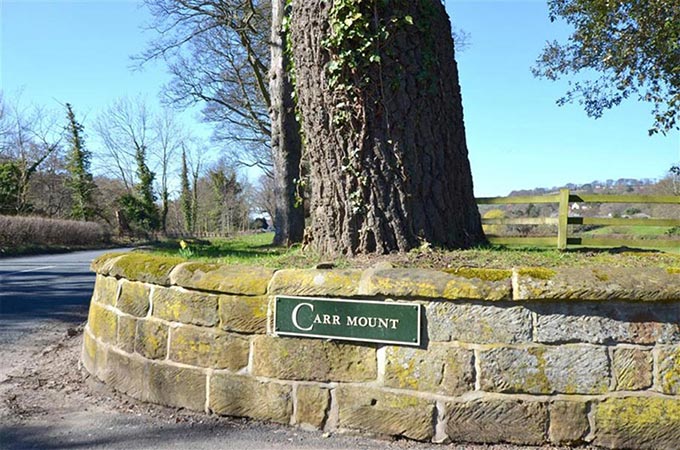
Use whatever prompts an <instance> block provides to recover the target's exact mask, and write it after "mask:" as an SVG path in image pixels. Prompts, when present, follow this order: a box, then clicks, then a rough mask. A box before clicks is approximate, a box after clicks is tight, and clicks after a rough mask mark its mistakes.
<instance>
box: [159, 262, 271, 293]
mask: <svg viewBox="0 0 680 450" xmlns="http://www.w3.org/2000/svg"><path fill="white" fill-rule="evenodd" d="M273 274H274V272H273V271H272V270H270V269H265V268H263V267H246V266H229V265H225V264H208V263H198V262H191V263H185V264H181V265H180V266H178V267H177V268H176V269H175V270H174V271H173V272H172V276H171V282H172V284H176V285H178V286H182V287H186V288H193V289H198V290H201V291H209V292H220V293H224V294H242V295H264V294H265V293H266V292H267V285H268V284H269V281H270V280H271V278H272V275H273Z"/></svg>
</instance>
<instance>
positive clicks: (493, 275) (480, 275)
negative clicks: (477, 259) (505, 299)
mask: <svg viewBox="0 0 680 450" xmlns="http://www.w3.org/2000/svg"><path fill="white" fill-rule="evenodd" d="M444 272H446V273H449V274H451V275H456V276H459V277H463V278H477V279H480V280H484V281H502V280H507V279H508V278H510V277H512V270H505V269H483V268H477V267H459V268H457V269H445V270H444Z"/></svg>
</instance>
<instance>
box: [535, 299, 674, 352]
mask: <svg viewBox="0 0 680 450" xmlns="http://www.w3.org/2000/svg"><path fill="white" fill-rule="evenodd" d="M532 309H533V310H534V311H535V312H536V313H537V322H536V334H535V338H536V341H538V342H543V343H564V342H590V343H593V344H615V343H630V344H641V345H647V344H655V343H659V344H673V343H680V303H678V302H675V303H654V304H643V303H630V302H626V303H624V302H615V301H612V302H602V303H597V302H573V303H572V302H550V303H544V304H535V305H533V306H532Z"/></svg>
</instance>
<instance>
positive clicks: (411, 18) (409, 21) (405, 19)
mask: <svg viewBox="0 0 680 450" xmlns="http://www.w3.org/2000/svg"><path fill="white" fill-rule="evenodd" d="M404 21H405V22H406V23H407V24H409V25H413V17H412V16H406V17H404Z"/></svg>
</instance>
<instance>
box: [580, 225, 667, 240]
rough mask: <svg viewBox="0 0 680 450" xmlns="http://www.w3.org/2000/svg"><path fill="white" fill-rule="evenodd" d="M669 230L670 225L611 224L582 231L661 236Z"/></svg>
mask: <svg viewBox="0 0 680 450" xmlns="http://www.w3.org/2000/svg"><path fill="white" fill-rule="evenodd" d="M668 230H670V227H649V226H642V225H639V226H628V227H620V226H611V227H601V228H596V229H594V230H590V231H587V232H585V233H583V234H584V235H585V236H602V235H612V234H625V235H631V236H640V237H656V236H659V237H663V236H666V232H667V231H668Z"/></svg>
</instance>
